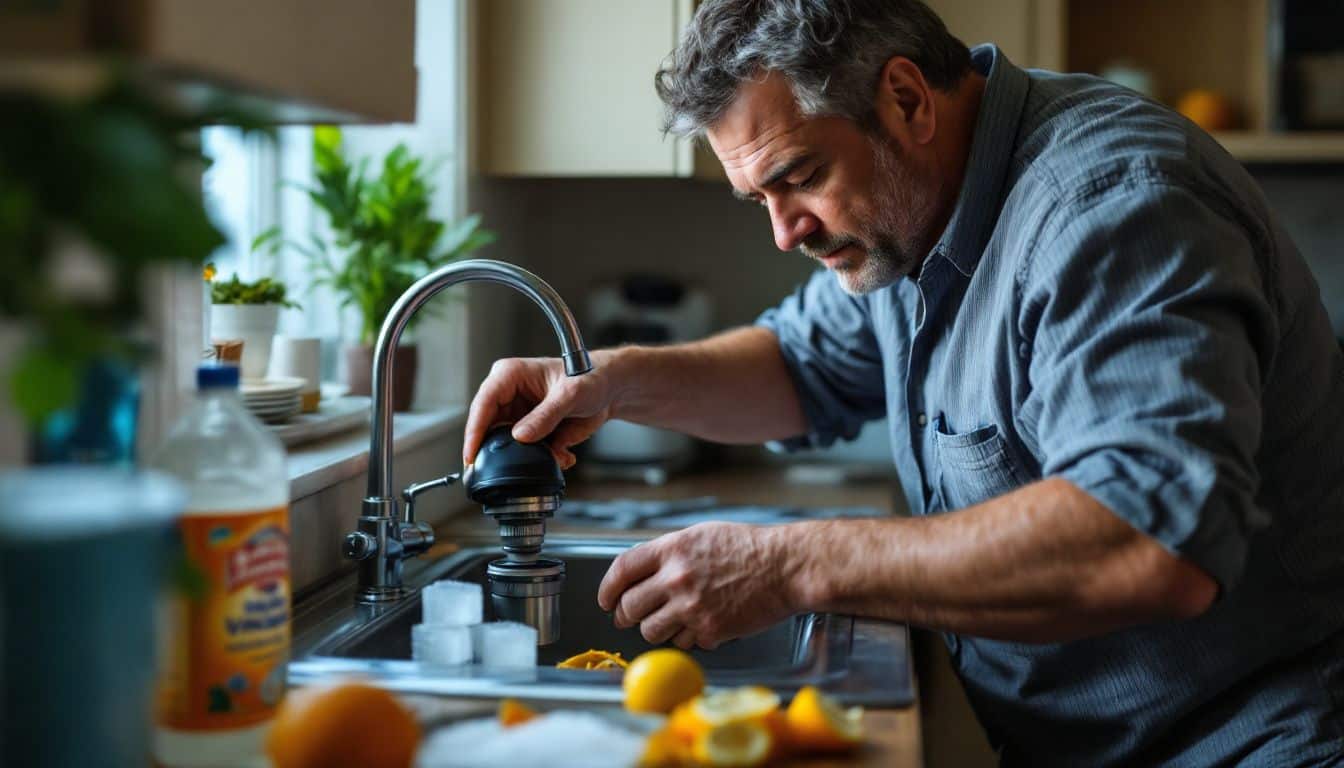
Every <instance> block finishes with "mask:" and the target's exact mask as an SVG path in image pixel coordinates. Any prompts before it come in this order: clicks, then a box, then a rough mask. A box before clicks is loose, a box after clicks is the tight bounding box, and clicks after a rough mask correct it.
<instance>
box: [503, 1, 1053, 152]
mask: <svg viewBox="0 0 1344 768" xmlns="http://www.w3.org/2000/svg"><path fill="white" fill-rule="evenodd" d="M1063 1H1064V0H996V1H995V2H994V3H984V2H981V0H935V2H933V3H931V5H932V6H933V8H934V10H936V11H938V12H939V13H940V14H943V16H944V19H945V20H946V21H947V22H948V26H949V27H950V28H951V29H952V31H953V32H954V33H955V34H957V35H958V36H960V37H961V38H962V39H963V40H965V41H966V42H967V43H970V44H974V43H979V42H986V41H994V42H998V43H999V44H1000V45H1002V46H1003V48H1004V49H1005V50H1006V51H1007V52H1008V54H1009V55H1010V56H1011V57H1012V58H1013V59H1014V61H1017V62H1019V63H1022V64H1025V65H1028V66H1049V65H1050V64H1051V63H1052V62H1053V61H1054V59H1055V58H1058V56H1059V49H1060V32H1059V28H1058V21H1059V19H1060V14H1059V13H1058V11H1057V10H1055V11H1053V12H1052V9H1057V7H1058V3H1062V2H1063ZM694 5H695V4H694V2H693V0H638V1H637V2H632V1H631V0H565V1H564V2H553V1H552V0H488V1H487V2H481V3H479V4H478V5H477V8H478V14H479V17H478V21H477V23H478V25H479V34H478V35H477V39H478V41H479V43H478V51H477V62H478V67H479V73H480V75H479V78H480V79H479V81H478V83H479V89H480V90H479V94H478V102H479V113H478V114H479V120H480V122H479V128H480V130H479V133H478V135H479V137H480V141H479V145H480V155H479V160H478V162H479V167H480V171H481V172H482V173H484V174H487V175H494V176H664V177H678V176H680V177H691V176H694V177H698V178H723V171H722V169H721V168H720V167H719V164H718V161H717V160H716V159H715V158H714V156H713V154H712V153H710V152H709V151H708V150H707V149H705V148H704V147H703V146H696V147H692V146H691V144H690V143H689V142H685V141H680V140H675V139H673V138H671V137H664V136H663V135H662V132H661V130H660V125H661V121H662V114H663V109H662V103H661V102H660V101H659V99H658V95H657V93H656V92H655V91H654V88H653V78H654V73H656V72H657V71H658V67H659V66H660V65H661V63H662V61H663V58H664V57H665V56H667V54H668V53H670V52H671V51H672V49H673V47H675V46H676V44H677V39H678V37H679V35H680V33H681V30H682V29H683V28H684V27H685V26H686V24H687V23H688V22H689V21H690V18H691V14H692V12H693V11H694Z"/></svg>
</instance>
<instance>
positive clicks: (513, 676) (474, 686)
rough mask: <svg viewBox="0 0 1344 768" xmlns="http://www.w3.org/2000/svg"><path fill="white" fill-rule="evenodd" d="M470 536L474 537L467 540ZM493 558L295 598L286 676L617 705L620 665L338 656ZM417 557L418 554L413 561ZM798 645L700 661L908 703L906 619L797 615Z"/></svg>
mask: <svg viewBox="0 0 1344 768" xmlns="http://www.w3.org/2000/svg"><path fill="white" fill-rule="evenodd" d="M472 543H473V544H474V542H472ZM638 543H640V540H637V539H628V538H626V539H602V538H598V537H589V538H583V539H579V538H572V537H554V539H550V540H548V541H547V545H546V551H547V553H548V554H553V555H555V556H557V557H560V558H561V559H564V557H565V555H566V553H568V554H570V555H571V556H574V555H585V556H594V555H596V556H615V555H617V554H619V553H620V552H623V551H625V550H626V549H629V548H630V547H632V546H635V545H636V544H638ZM487 554H488V555H489V556H490V557H496V556H499V554H500V553H499V550H498V547H497V546H464V547H463V548H462V549H460V550H458V551H456V552H453V553H450V554H447V555H445V556H443V557H441V558H436V559H433V560H424V559H417V560H412V561H408V562H407V563H406V565H407V566H408V568H407V572H406V574H404V583H405V584H406V585H407V586H408V587H412V588H414V589H415V590H416V591H417V595H416V596H415V597H413V598H408V599H405V600H399V601H396V602H394V603H384V604H375V605H366V604H360V603H356V602H355V600H354V590H353V589H352V588H351V587H350V585H349V584H347V583H345V582H346V581H348V580H342V581H341V582H340V583H337V584H333V585H330V586H329V587H328V588H327V589H325V590H322V591H321V592H319V593H317V594H314V595H312V596H311V597H309V598H308V599H305V600H303V601H302V606H300V605H296V606H295V611H294V635H293V642H292V650H293V658H294V659H295V660H293V661H291V662H290V663H289V665H288V672H289V678H290V683H291V684H297V685H303V684H310V683H314V682H317V681H319V680H322V679H325V678H329V677H331V676H334V675H349V674H353V675H361V676H364V677H366V678H369V679H371V680H373V681H374V682H376V683H377V684H378V685H380V686H382V687H385V688H388V689H389V690H394V691H399V692H405V693H428V694H440V695H452V696H465V697H491V698H493V697H501V696H516V697H522V698H530V699H552V700H567V701H576V702H604V703H619V702H620V701H621V699H622V691H621V675H620V673H619V672H615V671H613V672H609V673H594V672H588V671H582V670H564V669H556V668H554V667H548V666H538V667H536V668H534V669H529V670H520V671H509V672H502V671H499V670H489V671H486V670H484V669H482V668H480V667H478V666H476V665H461V666H456V667H430V666H426V665H422V664H420V663H418V662H414V661H410V660H401V659H368V658H354V657H347V656H340V655H336V654H338V653H339V652H340V651H341V649H343V648H349V647H350V646H353V645H356V644H358V643H360V642H361V641H363V640H364V639H366V638H368V637H369V636H371V635H372V634H374V633H376V632H378V631H380V629H381V628H383V627H384V626H385V625H386V624H388V623H390V622H395V621H397V620H398V619H399V618H400V617H401V616H402V614H404V613H405V612H407V611H411V610H418V609H419V605H420V600H419V596H418V591H419V589H420V588H421V587H423V586H424V585H425V584H427V583H429V582H431V581H434V580H437V579H440V578H444V577H445V576H446V575H448V574H450V573H452V572H454V571H455V570H460V569H462V568H464V567H470V565H471V564H472V563H473V562H474V561H476V560H478V559H479V558H480V557H482V556H483V555H487ZM417 561H418V562H417ZM800 617H801V621H802V625H801V627H800V631H801V632H802V633H803V636H802V638H801V642H800V645H802V646H805V647H806V651H805V653H804V654H803V656H804V658H805V660H806V661H807V663H803V664H799V663H796V662H795V663H794V664H793V665H792V666H791V667H789V668H782V667H780V666H778V665H776V666H774V667H771V668H753V669H743V670H728V669H707V670H706V679H707V682H708V683H709V685H710V686H711V687H716V686H717V687H722V686H735V685H745V684H762V685H767V686H769V687H771V688H773V689H775V690H776V691H779V692H780V693H781V695H783V696H785V697H786V698H788V697H790V696H792V694H793V693H794V692H796V691H797V690H798V688H800V687H802V685H805V684H811V685H816V686H817V687H819V688H821V689H822V690H824V691H826V692H828V693H830V694H832V695H834V696H836V697H837V698H839V699H840V700H841V701H842V702H843V703H846V704H863V705H868V706H886V707H898V706H907V705H909V704H911V703H913V701H914V691H913V685H912V683H911V680H912V670H911V664H910V657H909V634H908V630H907V628H906V627H905V626H904V625H901V624H894V623H891V622H882V621H875V620H870V619H862V618H855V617H852V616H844V615H839V614H829V613H811V614H801V615H800Z"/></svg>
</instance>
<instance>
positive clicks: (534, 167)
mask: <svg viewBox="0 0 1344 768" xmlns="http://www.w3.org/2000/svg"><path fill="white" fill-rule="evenodd" d="M477 8H478V9H479V11H478V12H479V14H480V16H479V19H478V23H479V25H480V30H479V35H478V38H477V39H478V40H479V48H478V63H479V68H480V77H481V79H480V92H479V94H478V102H479V107H480V121H481V122H480V132H479V136H480V137H481V138H480V152H481V154H480V166H481V171H482V172H484V173H487V174H492V175H500V176H690V175H692V173H693V172H694V170H695V168H694V164H695V160H694V155H693V152H692V151H691V148H690V146H689V144H688V143H687V142H683V141H677V140H675V139H673V138H672V137H664V136H663V134H662V131H661V130H660V128H659V126H660V122H661V119H662V103H661V102H660V101H659V99H658V94H657V93H656V92H655V91H654V88H653V77H654V73H656V72H657V71H658V67H659V65H660V64H661V62H662V60H663V57H665V56H666V55H667V54H668V53H669V52H670V51H671V50H672V48H673V46H675V45H676V41H677V35H678V33H679V32H680V31H681V29H682V27H684V26H685V25H686V23H687V22H688V21H690V16H691V10H692V3H691V0H637V1H636V2H631V0H565V1H564V2H552V1H551V0H488V2H482V3H480V4H479V5H478V6H477Z"/></svg>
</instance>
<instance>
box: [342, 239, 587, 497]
mask: <svg viewBox="0 0 1344 768" xmlns="http://www.w3.org/2000/svg"><path fill="white" fill-rule="evenodd" d="M476 281H485V282H490V283H503V284H504V285H507V286H509V287H511V288H513V289H515V290H517V291H519V292H520V293H522V294H523V295H525V296H527V297H528V298H530V299H532V301H534V302H536V303H537V305H538V306H540V307H541V310H542V312H545V313H546V318H547V319H548V320H550V321H551V328H552V329H553V330H554V331H555V335H556V337H557V338H558V339H559V340H560V350H561V356H562V358H563V359H564V361H565V372H566V373H567V374H569V375H570V376H578V375H579V374H582V373H587V372H588V371H590V370H592V363H591V362H589V360H588V350H587V349H586V348H585V347H584V345H583V338H582V337H581V336H580V335H579V326H578V323H576V322H575V321H574V315H573V314H572V313H571V312H570V311H569V307H567V306H565V302H564V301H563V300H561V298H560V294H558V293H556V292H555V289H554V288H551V286H549V285H547V284H546V282H545V281H543V280H542V279H541V278H539V277H537V276H536V275H534V274H532V273H531V272H528V271H527V270H525V269H523V268H521V267H517V266H514V265H513V264H509V263H507V262H503V261H493V260H489V259H468V260H466V261H459V262H455V263H453V264H448V265H447V266H443V267H439V268H438V269H436V270H434V271H433V272H430V273H429V274H428V275H425V276H424V277H422V278H420V279H419V280H417V281H416V282H415V284H414V285H412V286H411V287H410V288H409V289H407V291H406V292H405V293H403V294H402V295H401V298H399V299H397V303H396V304H394V305H392V311H391V312H388V313H387V317H386V318H385V319H384V320H383V327H382V329H381V330H380V331H379V332H378V343H377V344H376V345H375V347H374V352H373V424H372V425H371V426H372V428H371V430H370V431H371V435H370V445H369V485H368V494H367V498H365V500H364V514H365V515H370V514H379V515H381V514H386V515H389V516H391V515H393V513H394V505H395V503H396V502H395V498H396V497H395V495H394V494H393V490H392V353H393V351H394V350H395V349H396V347H397V341H398V340H399V339H400V338H401V332H402V331H403V330H404V329H405V328H406V324H407V322H409V321H410V319H411V315H413V314H415V312H416V310H418V309H420V307H422V306H424V304H425V302H427V301H429V300H430V298H432V297H433V296H434V294H436V293H438V292H439V291H441V290H443V289H444V288H447V287H449V286H452V285H457V284H458V283H468V282H476Z"/></svg>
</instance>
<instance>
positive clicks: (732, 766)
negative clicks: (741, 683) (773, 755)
mask: <svg viewBox="0 0 1344 768" xmlns="http://www.w3.org/2000/svg"><path fill="white" fill-rule="evenodd" d="M771 742H772V738H771V735H770V731H769V729H767V728H766V727H765V726H763V725H761V724H760V723H756V722H751V721H744V722H735V723H728V724H727V725H716V726H713V727H711V728H710V729H709V730H707V731H705V732H704V733H701V734H700V735H699V736H697V737H696V739H695V746H694V747H692V750H691V754H692V756H694V757H695V760H696V762H697V763H698V764H700V765H706V766H712V768H752V766H758V765H764V764H765V761H766V758H768V757H769V756H770V747H771Z"/></svg>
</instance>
